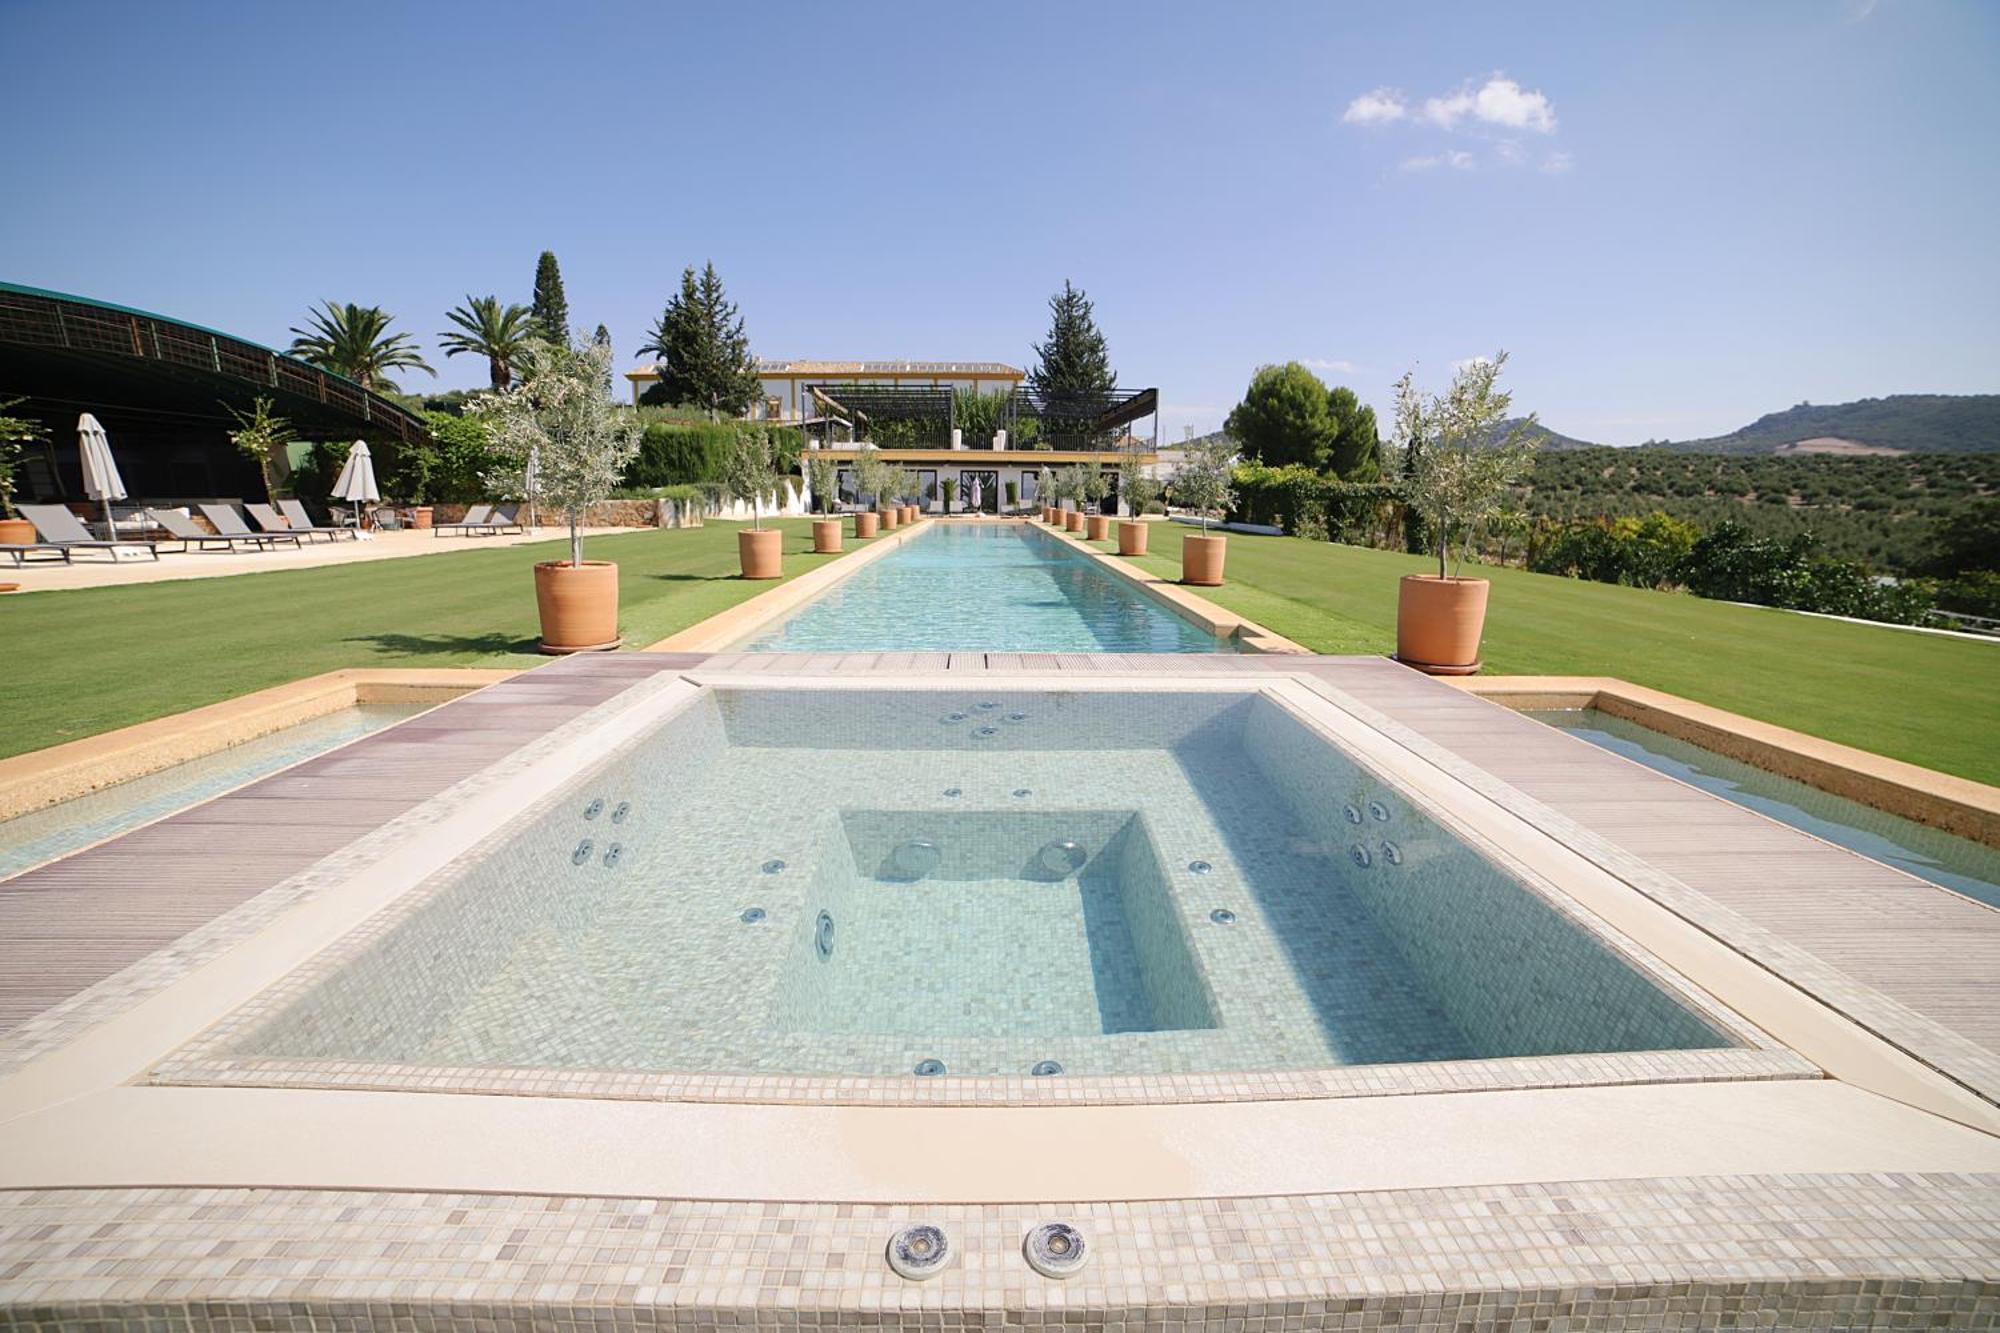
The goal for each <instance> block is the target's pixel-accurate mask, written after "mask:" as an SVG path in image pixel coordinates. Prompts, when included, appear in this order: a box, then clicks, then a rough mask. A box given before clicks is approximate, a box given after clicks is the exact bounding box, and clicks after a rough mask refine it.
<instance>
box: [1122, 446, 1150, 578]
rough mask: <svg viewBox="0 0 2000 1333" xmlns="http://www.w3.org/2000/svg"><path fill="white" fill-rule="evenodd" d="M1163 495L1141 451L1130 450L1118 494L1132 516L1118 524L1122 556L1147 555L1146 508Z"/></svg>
mask: <svg viewBox="0 0 2000 1333" xmlns="http://www.w3.org/2000/svg"><path fill="white" fill-rule="evenodd" d="M1159 493H1160V483H1158V482H1157V481H1154V480H1153V479H1152V478H1151V477H1149V476H1147V475H1146V469H1145V466H1144V464H1142V463H1140V461H1139V451H1138V450H1136V449H1128V450H1126V452H1125V457H1124V458H1122V459H1120V460H1119V463H1118V494H1119V495H1120V496H1122V497H1124V500H1125V507H1126V508H1127V509H1129V510H1130V511H1131V517H1130V518H1127V519H1125V520H1123V521H1122V522H1120V523H1119V525H1118V554H1120V555H1144V554H1146V523H1145V513H1146V506H1147V505H1149V504H1151V503H1152V502H1153V500H1154V499H1155V498H1156V497H1157V496H1158V495H1159Z"/></svg>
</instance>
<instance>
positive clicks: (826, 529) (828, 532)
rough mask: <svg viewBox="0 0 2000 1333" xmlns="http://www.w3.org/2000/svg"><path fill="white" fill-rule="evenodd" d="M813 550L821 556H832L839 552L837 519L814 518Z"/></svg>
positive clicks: (838, 522) (838, 524) (838, 523)
mask: <svg viewBox="0 0 2000 1333" xmlns="http://www.w3.org/2000/svg"><path fill="white" fill-rule="evenodd" d="M813 550H815V551H817V552H819V553H820V554H821V555H833V554H834V553H835V552H837V551H839V550H840V520H839V519H837V518H816V519H814V520H813Z"/></svg>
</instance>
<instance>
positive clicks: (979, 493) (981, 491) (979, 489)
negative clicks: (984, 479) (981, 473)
mask: <svg viewBox="0 0 2000 1333" xmlns="http://www.w3.org/2000/svg"><path fill="white" fill-rule="evenodd" d="M985 494H986V488H985V487H983V486H981V485H980V484H979V479H978V478H977V477H975V478H973V481H972V495H971V497H970V499H971V500H972V512H973V513H975V514H976V513H978V512H979V510H980V505H979V502H980V500H981V499H983V498H984V497H985Z"/></svg>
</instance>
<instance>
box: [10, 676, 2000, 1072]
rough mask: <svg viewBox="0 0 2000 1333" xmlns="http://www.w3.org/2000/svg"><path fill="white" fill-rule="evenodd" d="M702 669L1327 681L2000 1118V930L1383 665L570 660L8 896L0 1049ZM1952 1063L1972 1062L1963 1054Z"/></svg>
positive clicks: (1644, 772)
mask: <svg viewBox="0 0 2000 1333" xmlns="http://www.w3.org/2000/svg"><path fill="white" fill-rule="evenodd" d="M697 666H701V667H708V668H720V669H727V670H730V671H732V672H755V673H758V674H765V675H773V676H776V675H807V674H810V675H833V676H838V677H841V678H843V679H844V680H846V681H848V682H850V683H851V682H853V681H855V680H856V679H858V678H864V677H867V676H870V675H908V674H911V673H916V672H936V671H947V672H961V671H963V672H967V673H980V674H988V675H1010V674H1026V673H1037V674H1047V673H1051V672H1055V673H1078V674H1091V675H1097V676H1118V675H1133V674H1138V675H1162V674H1165V675H1173V676H1179V677H1187V676H1225V677H1226V676H1233V675H1239V674H1242V673H1257V672H1264V673H1269V672H1283V673H1287V674H1294V675H1297V676H1299V677H1302V678H1304V679H1306V680H1308V681H1317V682H1319V683H1321V684H1323V685H1324V686H1327V687H1330V688H1331V689H1333V690H1337V691H1339V692H1341V693H1344V694H1346V695H1348V696H1350V697H1352V698H1353V699H1354V700H1356V701H1358V702H1360V703H1361V704H1364V705H1366V706H1367V707H1369V708H1373V709H1375V710H1378V711H1379V712H1381V713H1382V714H1384V715H1385V716H1386V717H1387V718H1389V719H1390V720H1391V721H1393V722H1394V723H1397V724H1400V725H1401V726H1403V727H1406V728H1408V729H1409V730H1410V731H1412V732H1414V733H1415V734H1416V735H1417V736H1419V737H1421V738H1423V739H1424V740H1427V741H1429V742H1433V743H1435V744H1436V745H1437V746H1440V747H1442V748H1443V749H1445V750H1448V751H1450V752H1452V753H1453V754H1455V755H1457V756H1459V757H1461V758H1462V759H1464V760H1466V761H1468V762H1470V763H1471V764H1473V765H1475V766H1477V767H1478V768H1480V769H1483V770H1485V772H1486V773H1488V774H1491V775H1492V776H1493V777H1495V778H1498V779H1499V780H1500V781H1501V782H1504V783H1506V784H1508V785H1509V786H1511V787H1513V788H1515V789H1517V790H1518V791H1519V792H1521V793H1525V794H1526V795H1527V796H1529V797H1532V798H1533V799H1534V800H1536V801H1539V802H1541V803H1543V804H1544V805H1546V806H1548V807H1550V808H1551V809H1553V810H1554V811H1556V812H1557V813H1558V814H1560V815H1563V816H1566V817H1568V818H1570V819H1572V820H1574V821H1576V822H1577V823H1578V824H1579V825H1581V826H1583V827H1584V828H1585V829H1587V830H1588V831H1590V832H1591V833H1593V834H1595V835H1597V836H1598V837H1600V838H1602V839H1603V840H1605V841H1606V842H1608V843H1610V844H1611V845H1613V846H1614V847H1616V848H1618V849H1621V850H1622V851H1624V852H1626V853H1629V854H1630V855H1632V856H1635V857H1637V858H1639V859H1642V860H1644V861H1646V862H1647V863H1649V864H1650V865H1651V866H1652V867H1654V868H1656V869H1657V870H1659V871H1661V872H1664V874H1665V875H1667V876H1670V877H1672V879H1673V880H1675V881H1678V882H1679V884H1680V885H1684V886H1686V888H1687V889H1691V890H1693V891H1694V893H1695V894H1697V895H1699V896H1700V897H1702V898H1705V899H1707V900H1709V901H1711V902H1713V903H1715V904H1718V905H1720V906H1721V907H1723V908H1726V909H1727V910H1728V911H1729V912H1732V913H1735V914H1736V915H1737V916H1738V917H1740V918H1741V919H1742V920H1744V921H1747V922H1749V923H1751V924H1752V925H1754V926H1755V927H1758V928H1761V930H1763V931H1766V932H1768V933H1769V934H1770V935H1772V936H1775V937H1777V938H1778V939H1779V940H1782V941H1783V942H1784V943H1785V944H1786V945H1787V946H1790V948H1792V949H1794V950H1798V951H1803V952H1804V953H1805V954H1807V955H1810V956H1811V960H1817V962H1818V963H1820V964H1824V965H1825V966H1824V968H1823V969H1820V970H1819V981H1818V982H1814V981H1811V980H1808V981H1806V982H1802V983H1801V984H1805V985H1806V986H1807V988H1808V989H1813V990H1815V991H1816V992H1819V991H1822V990H1834V991H1837V990H1841V989H1843V986H1851V984H1852V983H1859V986H1860V987H1865V988H1867V989H1868V990H1870V991H1872V992H1875V993H1878V994H1879V996H1880V997H1886V998H1887V999H1888V1000H1889V1001H1891V1002H1893V1006H1900V1007H1901V1009H1903V1010H1906V1011H1908V1012H1909V1013H1912V1014H1915V1015H1917V1016H1918V1017H1919V1018H1920V1019H1921V1020H1925V1021H1927V1022H1928V1023H1931V1024H1936V1025H1937V1026H1938V1027H1939V1028H1941V1029H1944V1030H1946V1034H1945V1035H1947V1036H1949V1037H1951V1038H1955V1039H1960V1040H1962V1042H1964V1043H1970V1045H1971V1046H1972V1047H1976V1048H1979V1050H1978V1051H1976V1052H1974V1053H1973V1054H1974V1055H1975V1056H1976V1057H1977V1058H1975V1059H1974V1060H1973V1061H1972V1062H1971V1063H1972V1064H1974V1065H1978V1066H1982V1068H1981V1069H1976V1070H1975V1069H1967V1070H1965V1071H1964V1074H1965V1075H1966V1076H1967V1078H1966V1081H1967V1082H1968V1085H1969V1086H1974V1087H1976V1088H1977V1089H1978V1090H1979V1091H1981V1092H1982V1093H1983V1095H1986V1096H1988V1097H1989V1098H1992V1097H1994V1095H1995V1090H1996V1088H2000V1078H1994V1077H1990V1075H1992V1073H1993V1071H1994V1070H1996V1069H2000V912H1996V911H1994V910H1992V909H1990V908H1987V907H1984V906H1981V905H1979V904H1976V903H1973V902H1970V901H1969V900H1966V899H1963V898H1960V897H1958V896H1956V895H1954V894H1950V893H1947V892H1944V891H1943V890H1940V889H1937V888H1935V887H1933V886H1931V885H1928V884H1925V883H1923V882H1921V881H1918V880H1915V879H1912V878H1910V877H1908V876H1906V875H1903V874H1901V873H1900V872H1897V871H1894V870H1890V869H1888V868H1887V867H1884V866H1881V865H1878V864H1876V863H1875V862H1872V861H1869V860H1866V859H1864V858H1862V857H1859V856H1856V855H1854V854H1852V853H1849V852H1847V851H1844V850H1842V849H1840V848H1837V847H1833V846H1831V845H1829V844H1826V843H1823V842H1820V841H1819V840H1817V839H1815V838H1812V837H1809V836H1807V835H1806V834H1803V833H1800V832H1797V831H1796V830H1793V829H1789V828H1786V827H1784V826H1782V825H1779V824H1775V823H1773V822H1771V821H1769V820H1766V819H1764V818H1762V817H1761V816H1758V815H1755V814H1753V813H1751V812H1749V811H1747V810H1744V809H1741V808H1740V807H1737V806H1734V805H1731V804H1729V803H1727V802H1724V801H1721V800H1718V799H1716V798H1714V797H1711V796H1708V795H1706V794H1705V793H1702V792H1699V791H1696V790H1695V789H1693V788H1691V787H1688V786H1685V785H1683V784H1681V783H1679V782H1676V781H1674V780H1673V779H1671V778H1667V777H1665V776H1663V775H1661V774H1658V773H1654V772H1652V771H1651V770H1649V769H1646V768H1644V767H1641V766H1640V765H1637V764H1634V763H1631V762H1629V761H1627V760H1624V759H1621V758H1619V757H1618V756H1616V755H1614V754H1611V753H1609V752H1607V751H1604V750H1601V749H1599V748H1597V747H1595V746H1593V745H1590V744H1589V743H1587V742H1585V741H1582V740H1579V739H1577V738H1575V737H1573V736H1570V735H1567V734H1565V733H1563V732H1560V731H1557V730H1555V729H1553V728H1549V727H1545V726H1542V725H1541V724H1540V723H1537V722H1535V721H1533V720H1532V719H1529V718H1525V717H1522V716H1520V715H1519V714H1516V713H1513V712H1511V711H1510V710H1508V709H1506V708H1504V707H1502V706H1500V705H1497V704H1493V703H1489V702H1487V701H1485V700H1483V699H1479V698H1477V697H1475V696H1472V695H1469V694H1466V693H1463V692H1461V691H1458V690H1454V689H1451V688H1449V687H1448V686H1445V685H1442V684H1440V683H1439V682H1437V681H1434V680H1431V679H1429V678H1427V677H1424V676H1421V675H1418V674H1416V673H1414V672H1411V671H1408V670H1406V669H1404V668H1402V667H1399V666H1397V665H1395V664H1394V663H1391V662H1388V661H1386V660H1383V659H1378V658H1320V657H1295V656H1282V657H1280V656H1241V655H1231V654H1213V655H1208V654H1201V655H1193V654H1190V655H1165V654H1130V655H1089V654H1066V653H818V654H779V653H768V654H716V655H707V656H705V655H700V654H676V653H623V654H596V655H590V656H583V657H574V658H568V659H564V660H561V661H558V662H555V663H552V664H550V665H549V666H547V667H544V668H541V669H539V670H537V671H534V672H531V673H528V674H525V675H522V676H519V677H515V678H513V679H511V680H508V681H505V682H502V683H500V684H497V685H494V686H491V687H489V688H487V689H485V690H482V691H480V692H478V693H476V694H473V695H469V696H467V697H465V698H463V699H460V700H456V701H454V702H452V703H449V704H446V705H444V706H442V707H440V708H438V709H436V710H434V711H433V712H430V713H428V714H425V715H424V716H422V717H420V718H416V719H413V720H412V721H410V722H406V723H404V724H402V725H400V726H397V727H393V728H391V729H389V730H387V731H385V732H380V733H377V734H375V735H373V736H369V737H366V738H364V739H362V740H360V741H357V742H355V743H353V744H351V745H349V746H347V747H345V748H343V749H340V750H337V751H333V752H331V753H329V754H326V755H323V756H321V757H319V758H316V759H312V760H309V761H307V762H306V763H303V764H300V765H298V766H297V767H295V768H292V769H289V770H286V771H285V772H283V773H280V774H276V775H273V776H271V777H268V778H265V779H263V780H262V781H260V782H256V783H253V784H251V785H250V786H248V787H245V788H243V789H241V790H239V791H237V792H234V793H231V794H229V795H226V796H223V797H221V798H219V799H217V800H214V801H211V802H209V803H207V804H205V805H201V806H197V807H195V808H193V809H190V810H187V811H184V812H182V813H181V814H178V815H174V816H172V817H170V818H168V819H165V820H162V821H161V822H159V823H157V824H154V825H151V826H149V827H147V828H144V829H140V830H138V831H135V832H133V833H130V834H127V835H125V836H123V837H120V838H116V839H113V840H111V841H110V842H107V843H105V844H102V845H101V846H98V847H95V848H91V849H89V850H86V851H83V852H80V853H77V854H76V855H73V856H70V857H68V858H66V859H64V860H61V861H57V862H54V863H52V864H50V865H47V866H44V867H41V868H39V869H35V870H31V871H28V872H26V873H25V874H22V875H19V876H17V877H15V878H14V879H11V880H8V881H5V882H4V883H0V940H5V941H7V944H8V947H7V948H6V949H5V950H0V1031H5V1030H7V1029H9V1028H11V1027H14V1026H16V1025H18V1024H19V1023H21V1022H23V1021H24V1020H26V1019H27V1018H29V1017H31V1016H32V1015H34V1014H36V1013H38V1012H40V1011H42V1010H44V1009H46V1008H48V1007H49V1006H51V1005H53V1004H56V1003H58V1002H60V1001H61V1000H63V999H65V998H67V997H68V996H70V995H72V994H75V993H76V992H78V991H80V990H82V989H84V988H86V987H88V986H90V985H91V984H93V983H94V982H96V981H98V980H100V979H102V978H104V977H107V976H109V975H111V974H113V973H115V972H117V971H118V970H119V969H120V968H123V967H125V966H127V965H128V964H130V963H132V962H135V961H137V960H138V959H140V958H142V957H144V956H146V955H147V954H149V953H151V952H153V951H155V950H157V949H160V948H162V947H164V946H165V945H167V944H169V943H171V942H172V941H174V940H175V939H177V938H179V937H180V936H181V935H183V934H185V933H187V932H188V931H190V930H192V929H194V928H195V927H197V926H199V925H201V924H203V923H204V922H206V921H209V920H211V919H212V918H214V917H215V916H218V915H220V914H221V913H223V912H225V911H228V910H229V909H230V908H232V907H234V906H236V905H237V904H239V903H241V902H243V901H245V900H246V899H248V898H250V897H253V896H255V895H256V894H257V893H259V892H260V891H262V890H264V889H266V888H268V887H271V886H273V885H276V884H278V883H280V882H281V881H283V880H285V879H287V878H288V877H290V876H291V875H293V874H296V873H297V872H299V871H301V870H304V869H305V868H306V867H307V866H309V865H311V864H312V863H314V862H315V861H317V860H318V859H319V858H321V857H323V856H325V855H327V854H328V853H330V852H333V851H335V850H337V849H339V848H340V847H342V846H345V845H346V844H347V843H349V842H350V841H352V840H354V839H355V838H357V837H359V836H360V835H361V834H362V833H364V832H366V831H367V830H370V829H373V828H375V827H376V826H378V825H380V824H382V823H383V822H385V821H387V820H389V819H392V818H394V817H396V816H397V815H400V814H402V813H403V812H405V811H407V810H409V809H411V808H412V807H414V806H416V805H417V804H419V803H421V802H422V801H424V800H426V799H428V798H430V797H432V796H434V795H436V794H437V793H439V792H441V791H443V790H444V789H445V788H447V787H449V786H450V785H452V784H453V783H455V782H457V781H459V780H460V779H462V778H464V777H467V776H469V775H471V774H473V773H475V772H477V771H479V770H480V769H482V768H484V767H486V766H487V765H490V764H492V763H493V762H495V761H496V760H498V759H501V758H503V757H505V756H506V755H508V754H510V753H512V752H513V751H515V750H516V749H518V748H519V747H520V746H522V745H524V744H526V743H528V742H530V741H532V740H534V739H536V738H537V737H539V736H541V735H542V734H544V733H546V732H547V731H549V730H550V729H552V728H554V727H556V726H559V725H561V724H563V723H565V722H568V721H570V720H571V719H573V718H575V717H577V716H578V715H579V714H581V713H583V712H584V711H586V710H588V709H590V708H592V707H594V706H596V705H597V704H599V703H602V702H604V701H605V700H607V699H609V698H611V697H612V696H614V695H616V694H617V693H619V692H621V691H623V690H624V689H626V688H628V687H630V686H631V685H633V684H636V683H638V682H640V681H642V680H645V679H648V678H650V677H652V676H653V675H655V674H656V673H660V672H677V671H684V670H687V669H689V668H691V667H697ZM1809 961H1810V960H1809ZM1828 977H1831V978H1832V980H1831V981H1830V982H1828V981H1827V980H1826V979H1827V978H1828ZM1822 983H1823V984H1822ZM1823 998H1827V997H1825V996H1823ZM1829 1002H1834V1001H1833V1000H1832V999H1829ZM1835 1007H1843V1006H1842V1005H1841V1004H1840V1003H1836V1004H1835ZM1870 1025H1871V1026H1875V1027H1876V1028H1877V1030H1878V1031H1881V1032H1882V1035H1884V1036H1887V1037H1889V1038H1890V1039H1891V1040H1895V1041H1897V1042H1898V1044H1901V1045H1905V1047H1906V1049H1913V1050H1915V1051H1916V1053H1918V1054H1919V1055H1920V1057H1921V1058H1926V1059H1931V1058H1932V1054H1934V1053H1932V1054H1927V1053H1925V1052H1924V1051H1923V1050H1921V1049H1918V1048H1919V1047H1920V1046H1921V1042H1919V1041H1917V1040H1915V1039H1910V1040H1905V1038H1906V1037H1908V1036H1909V1034H1907V1033H1905V1034H1900V1035H1899V1034H1896V1033H1894V1032H1890V1031H1883V1030H1882V1029H1883V1027H1885V1026H1892V1025H1889V1024H1881V1025H1877V1024H1872V1023H1871V1024H1870ZM1918 1026H1919V1027H1920V1028H1921V1027H1922V1026H1923V1024H1919V1025H1918ZM1923 1035H1924V1033H1923V1032H1921V1031H1918V1032H1917V1033H1916V1037H1919V1038H1920V1037H1922V1036H1923ZM1947 1044H1948V1045H1956V1043H1955V1042H1954V1043H1947ZM1953 1054H1962V1052H1947V1055H1953ZM1933 1063H1938V1064H1940V1066H1941V1067H1943V1066H1944V1065H1945V1064H1947V1063H1958V1064H1964V1063H1965V1061H1963V1060H1962V1059H1956V1060H1949V1061H1948V1060H1938V1059H1933ZM1955 1076H1956V1075H1955Z"/></svg>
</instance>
